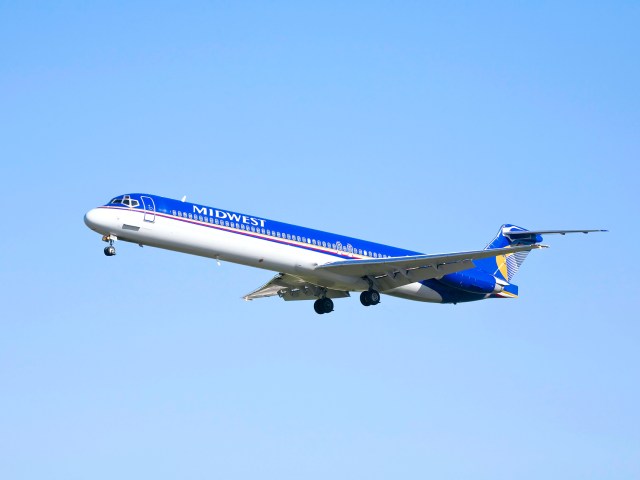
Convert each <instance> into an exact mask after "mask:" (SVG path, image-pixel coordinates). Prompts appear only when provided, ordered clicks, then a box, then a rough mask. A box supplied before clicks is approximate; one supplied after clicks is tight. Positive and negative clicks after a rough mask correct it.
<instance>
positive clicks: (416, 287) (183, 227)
mask: <svg viewBox="0 0 640 480" xmlns="http://www.w3.org/2000/svg"><path fill="white" fill-rule="evenodd" d="M85 223H86V224H87V226H88V227H89V228H91V229H92V230H94V231H96V232H98V233H100V234H102V235H105V236H109V237H111V238H114V237H116V238H117V239H120V240H125V241H129V242H133V243H137V244H140V245H147V246H152V247H157V248H163V249H167V250H174V251H177V252H182V253H188V254H192V255H198V256H202V257H208V258H213V259H217V260H221V261H228V262H233V263H238V264H241V265H247V266H249V267H256V268H262V269H265V270H271V271H275V272H282V273H287V274H290V275H294V276H299V277H301V278H304V279H305V280H307V281H310V282H313V283H316V284H317V285H321V286H323V287H326V288H331V289H336V290H345V291H364V290H367V289H368V288H369V284H368V282H367V281H366V280H364V279H361V278H353V277H350V276H342V275H336V274H333V273H331V272H327V271H323V270H315V267H317V266H318V265H323V264H326V263H331V262H334V261H336V253H339V254H340V255H344V256H345V259H346V258H354V257H353V255H350V254H347V253H346V252H334V251H330V250H329V249H327V253H323V252H320V251H313V250H309V249H305V248H300V247H301V246H302V245H296V244H297V243H299V242H296V241H295V240H293V241H287V242H286V243H284V242H281V241H273V239H271V238H270V237H269V236H267V235H261V234H260V233H252V234H251V235H245V234H244V232H241V231H238V229H236V228H229V227H225V226H222V225H215V226H214V225H211V224H209V223H205V222H199V221H197V220H195V221H194V220H193V219H189V220H188V221H187V220H186V219H182V218H178V217H176V216H174V215H168V214H164V213H158V212H153V213H149V212H146V211H143V210H139V209H132V208H126V207H111V206H103V207H98V208H95V209H93V210H90V211H89V212H88V213H87V214H86V215H85ZM358 258H367V257H363V256H358ZM383 293H385V294H388V295H394V296H398V297H402V298H407V299H411V300H418V301H424V302H441V301H442V298H441V296H440V295H439V294H438V293H437V292H435V291H434V290H432V289H430V288H428V287H426V286H424V285H422V284H420V283H413V284H409V285H405V286H403V287H399V288H395V289H393V290H388V291H385V292H383Z"/></svg>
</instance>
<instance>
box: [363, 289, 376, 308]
mask: <svg viewBox="0 0 640 480" xmlns="http://www.w3.org/2000/svg"><path fill="white" fill-rule="evenodd" d="M360 303H361V304H362V305H364V306H365V307H369V306H371V305H377V304H379V303H380V292H378V291H377V290H374V289H371V290H365V291H364V292H362V293H361V294H360Z"/></svg>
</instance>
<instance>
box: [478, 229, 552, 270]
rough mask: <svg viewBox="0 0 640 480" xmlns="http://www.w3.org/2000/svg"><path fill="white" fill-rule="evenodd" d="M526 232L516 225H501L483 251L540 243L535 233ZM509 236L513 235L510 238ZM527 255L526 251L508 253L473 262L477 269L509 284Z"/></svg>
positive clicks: (539, 238)
mask: <svg viewBox="0 0 640 480" xmlns="http://www.w3.org/2000/svg"><path fill="white" fill-rule="evenodd" d="M516 232H517V234H516ZM527 232H528V230H526V229H525V228H522V227H518V226H516V225H510V224H505V225H502V226H501V227H500V230H498V234H497V235H496V236H495V238H494V239H493V240H491V242H489V245H487V246H486V247H485V250H491V249H494V248H505V247H510V246H514V245H532V244H534V243H538V242H541V241H542V237H541V236H540V235H538V234H537V233H536V232H531V234H528V233H527ZM510 234H513V235H512V236H510ZM528 254H529V252H528V251H526V252H516V253H508V254H505V255H499V256H497V257H493V258H485V259H482V260H475V261H474V262H475V264H476V265H477V266H478V268H480V269H482V270H484V271H486V272H488V273H490V274H492V275H494V276H496V277H497V278H499V279H501V280H504V281H505V282H511V279H512V278H513V277H514V275H515V274H516V273H517V272H518V270H519V269H520V266H521V265H522V263H523V262H524V260H525V258H527V255H528Z"/></svg>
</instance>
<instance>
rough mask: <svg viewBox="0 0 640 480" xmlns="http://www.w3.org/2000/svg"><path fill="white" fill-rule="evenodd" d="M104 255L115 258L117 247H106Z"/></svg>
mask: <svg viewBox="0 0 640 480" xmlns="http://www.w3.org/2000/svg"><path fill="white" fill-rule="evenodd" d="M104 254H105V255H106V256H107V257H113V256H114V255H115V254H116V247H114V246H113V245H109V246H108V247H104Z"/></svg>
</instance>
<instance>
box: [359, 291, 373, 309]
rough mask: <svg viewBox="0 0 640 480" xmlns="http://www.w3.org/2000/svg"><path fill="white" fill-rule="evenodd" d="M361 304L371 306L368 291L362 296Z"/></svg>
mask: <svg viewBox="0 0 640 480" xmlns="http://www.w3.org/2000/svg"><path fill="white" fill-rule="evenodd" d="M360 303H361V304H362V305H364V306H365V307H368V306H370V305H371V299H370V298H369V292H367V291H366V290H365V291H364V292H362V293H361V294H360Z"/></svg>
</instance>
